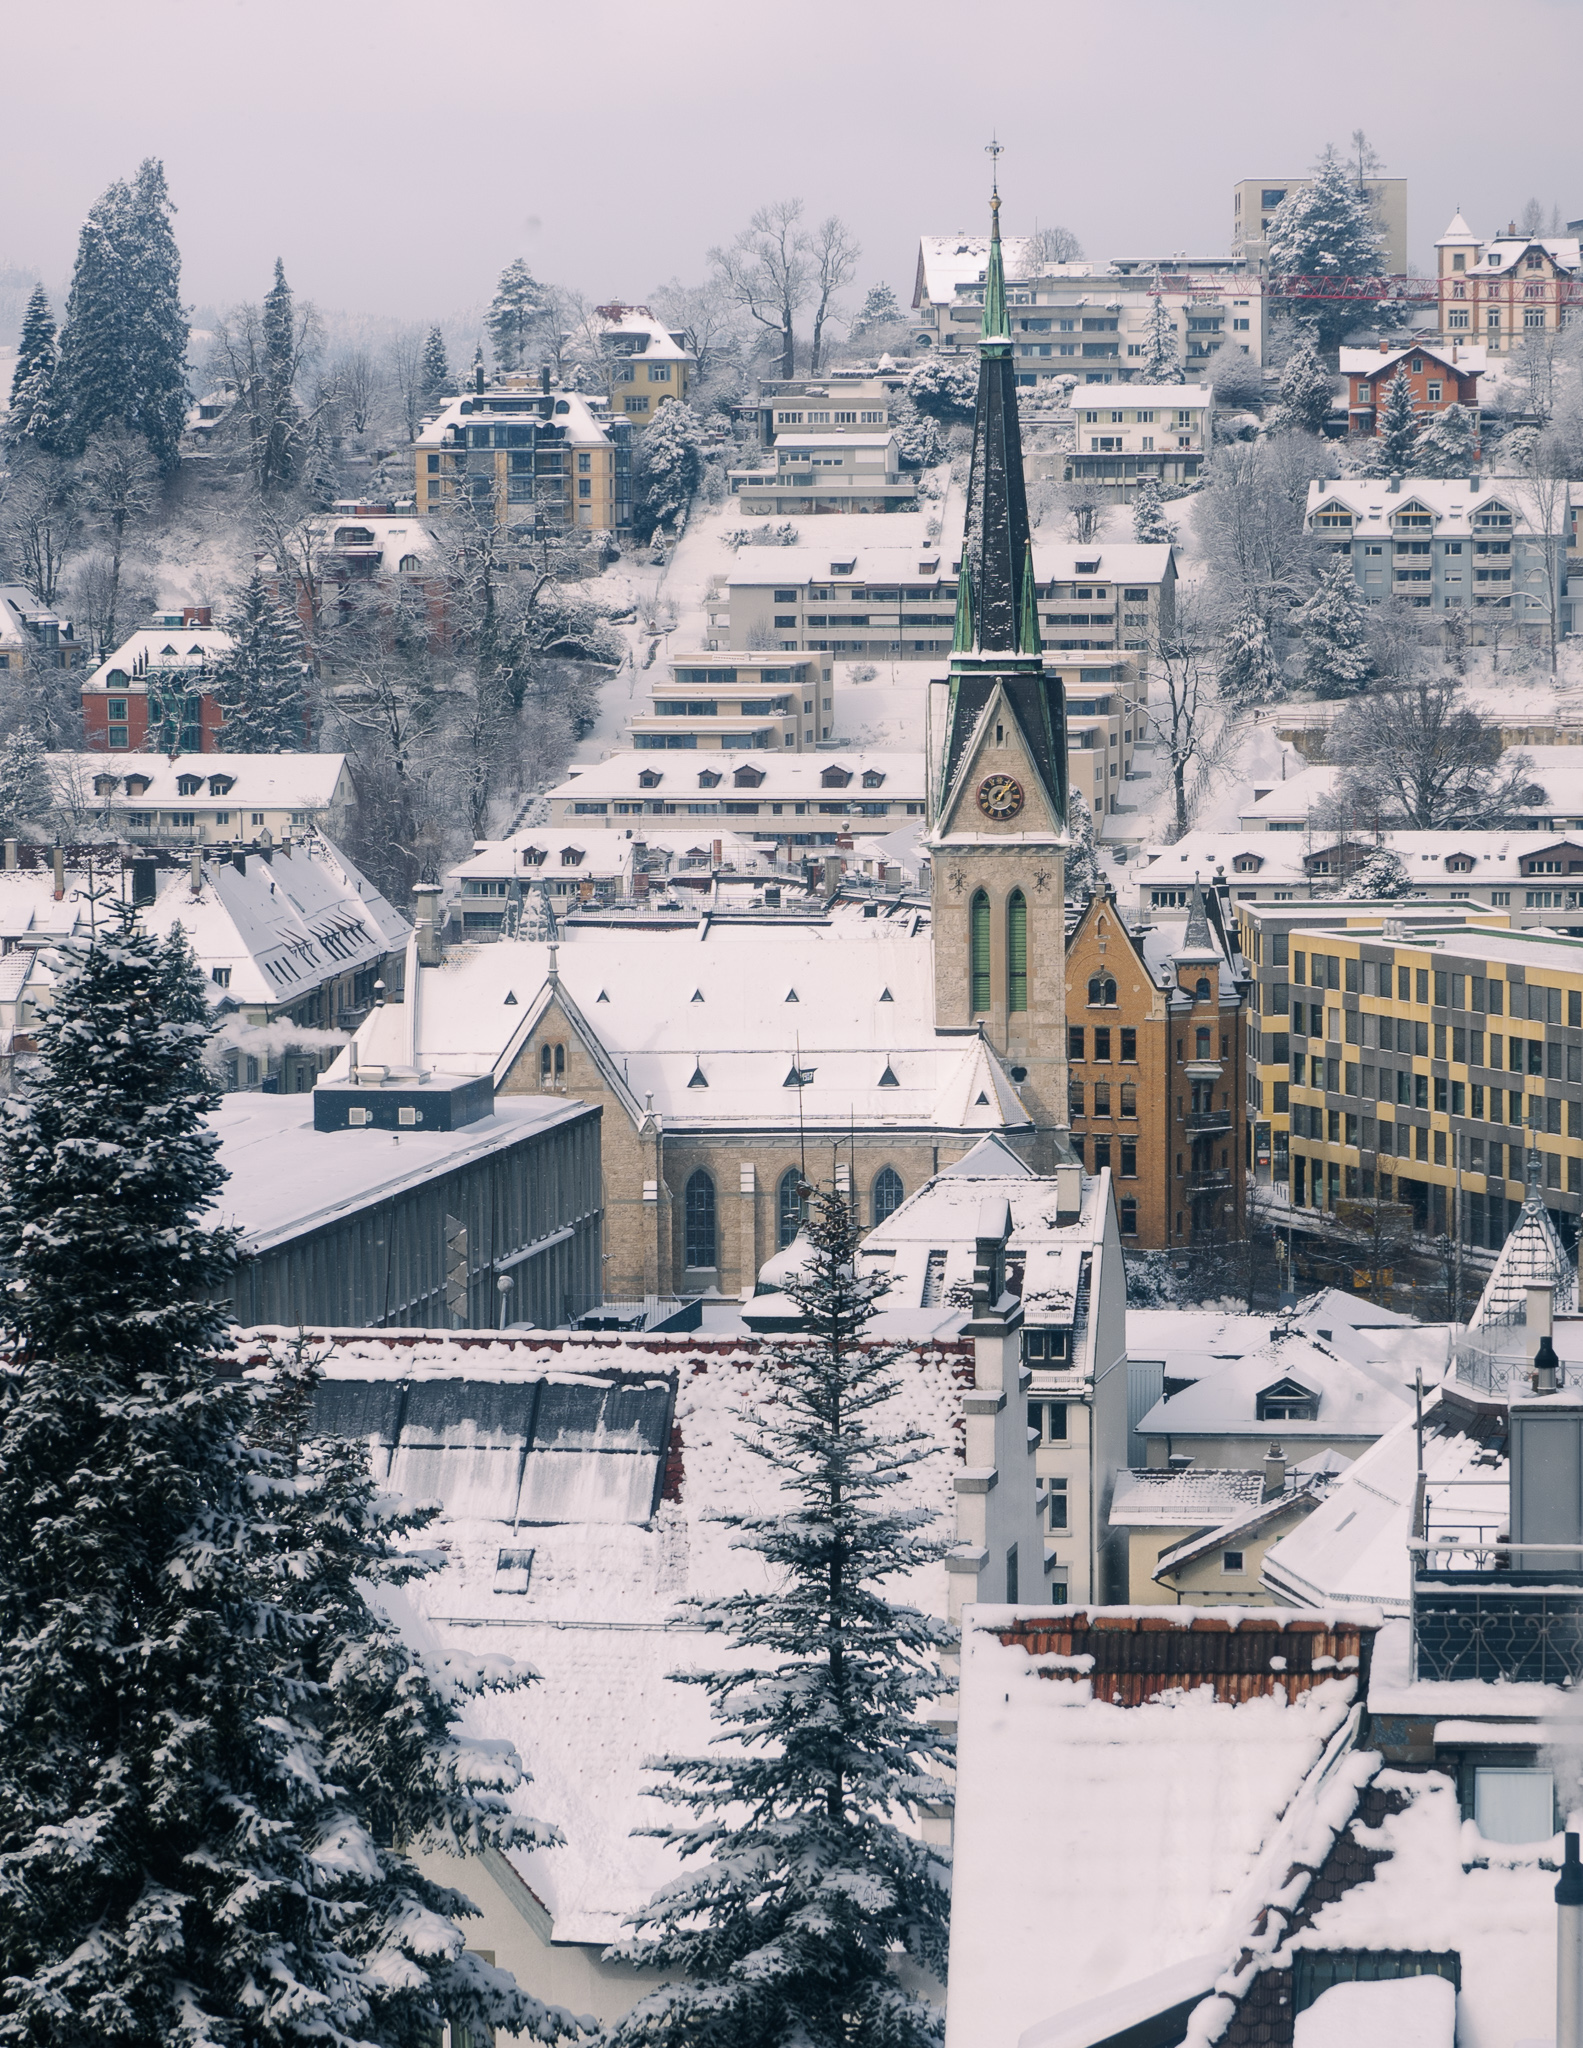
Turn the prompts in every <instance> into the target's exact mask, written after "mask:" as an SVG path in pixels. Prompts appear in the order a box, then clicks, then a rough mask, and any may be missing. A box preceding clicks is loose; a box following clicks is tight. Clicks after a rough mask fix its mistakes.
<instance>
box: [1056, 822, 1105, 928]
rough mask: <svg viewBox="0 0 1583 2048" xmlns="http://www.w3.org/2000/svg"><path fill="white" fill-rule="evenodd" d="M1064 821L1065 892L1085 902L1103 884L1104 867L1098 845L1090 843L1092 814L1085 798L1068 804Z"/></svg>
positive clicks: (1092, 840)
mask: <svg viewBox="0 0 1583 2048" xmlns="http://www.w3.org/2000/svg"><path fill="white" fill-rule="evenodd" d="M1066 822H1067V841H1068V844H1067V849H1066V878H1065V879H1066V893H1067V895H1068V896H1069V897H1074V898H1075V899H1076V900H1077V901H1078V902H1079V903H1087V902H1088V900H1089V898H1090V897H1091V896H1093V895H1094V893H1095V891H1096V890H1099V889H1102V888H1103V887H1104V885H1105V870H1104V869H1103V868H1102V867H1101V866H1100V864H1099V849H1098V848H1097V847H1096V846H1095V844H1094V814H1093V812H1092V811H1091V810H1090V809H1089V807H1088V802H1087V799H1086V798H1079V799H1078V800H1077V801H1075V802H1074V803H1073V804H1072V805H1071V808H1070V813H1069V815H1068V818H1067V821H1066Z"/></svg>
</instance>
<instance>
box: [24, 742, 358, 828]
mask: <svg viewBox="0 0 1583 2048" xmlns="http://www.w3.org/2000/svg"><path fill="white" fill-rule="evenodd" d="M48 760H49V765H50V770H51V773H52V774H54V775H57V776H65V775H73V776H77V777H79V778H82V779H85V781H86V789H87V791H88V792H92V797H93V800H95V801H97V802H99V803H101V804H103V805H104V807H105V808H106V809H107V810H112V811H114V810H121V809H132V810H150V809H152V808H153V807H154V806H156V805H159V804H172V805H179V806H180V807H181V808H182V809H183V810H212V809H213V808H214V807H215V806H216V805H217V804H218V805H220V806H221V807H222V808H224V809H226V810H229V811H232V812H238V811H246V810H249V809H252V810H260V811H307V812H310V813H312V812H316V811H323V810H327V809H329V808H330V806H331V805H333V804H345V803H348V802H350V801H351V798H352V779H351V777H350V775H349V774H348V773H347V768H346V756H345V755H344V754H175V755H172V754H136V753H126V754H123V753H119V752H117V753H115V754H51V755H49V756H48ZM134 776H135V777H137V778H139V779H140V780H141V781H143V782H144V783H146V787H145V788H143V789H140V790H137V791H132V790H129V789H128V788H127V787H126V785H127V782H128V780H129V779H130V778H132V777H134ZM192 776H196V777H198V779H199V787H198V788H197V789H196V790H195V791H192V792H190V793H189V792H185V791H183V790H182V789H181V788H180V783H181V781H182V778H183V777H192ZM103 782H114V783H115V787H114V788H113V789H107V790H96V789H95V788H94V785H95V784H96V783H103ZM219 783H223V784H225V785H228V786H227V787H223V788H222V787H217V786H215V785H216V784H219ZM242 822H243V823H244V824H245V822H246V821H245V820H243V821H242Z"/></svg>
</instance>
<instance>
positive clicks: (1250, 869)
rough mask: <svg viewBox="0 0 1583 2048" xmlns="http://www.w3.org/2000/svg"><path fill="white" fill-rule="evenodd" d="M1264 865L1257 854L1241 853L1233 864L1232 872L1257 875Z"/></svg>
mask: <svg viewBox="0 0 1583 2048" xmlns="http://www.w3.org/2000/svg"><path fill="white" fill-rule="evenodd" d="M1263 865H1264V862H1263V860H1262V859H1261V858H1260V856H1259V855H1258V854H1256V853H1239V854H1238V855H1237V857H1236V859H1235V860H1234V861H1233V862H1232V863H1231V866H1232V872H1233V873H1234V874H1239V875H1256V874H1257V873H1258V872H1259V870H1260V868H1262V867H1263Z"/></svg>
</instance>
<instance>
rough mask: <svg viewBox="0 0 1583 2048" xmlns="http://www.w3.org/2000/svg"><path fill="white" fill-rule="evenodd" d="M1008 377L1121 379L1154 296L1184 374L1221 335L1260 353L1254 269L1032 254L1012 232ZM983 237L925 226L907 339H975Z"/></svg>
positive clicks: (1138, 352) (1143, 344) (1142, 343)
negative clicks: (932, 231) (1061, 259)
mask: <svg viewBox="0 0 1583 2048" xmlns="http://www.w3.org/2000/svg"><path fill="white" fill-rule="evenodd" d="M1002 248H1003V250H1004V252H1005V264H1006V306H1007V313H1008V318H1009V322H1010V327H1011V335H1012V355H1013V360H1014V364H1015V371H1016V378H1017V382H1018V384H1019V385H1021V386H1023V387H1032V388H1037V387H1038V386H1039V385H1040V384H1045V383H1049V382H1050V381H1051V380H1052V379H1054V378H1057V377H1063V378H1065V377H1076V379H1077V380H1078V382H1079V383H1082V384H1125V383H1130V382H1133V381H1134V380H1136V379H1138V378H1140V377H1141V375H1142V371H1143V363H1144V359H1145V357H1146V356H1147V354H1148V334H1149V329H1150V326H1151V324H1152V321H1153V315H1154V306H1155V302H1156V300H1159V301H1160V302H1161V303H1162V304H1163V305H1164V306H1165V309H1166V311H1167V312H1168V313H1169V315H1170V317H1171V325H1172V329H1173V331H1174V333H1175V335H1176V337H1177V344H1178V347H1179V349H1180V351H1181V357H1182V361H1183V363H1184V365H1185V366H1186V368H1187V370H1188V372H1189V374H1191V373H1192V372H1193V370H1194V369H1195V368H1196V367H1197V366H1199V365H1201V364H1203V363H1205V362H1207V360H1208V359H1209V357H1210V356H1212V355H1213V354H1214V353H1215V351H1216V350H1217V349H1218V348H1221V347H1223V346H1226V347H1231V348H1236V349H1240V350H1241V351H1242V352H1243V353H1244V354H1245V355H1250V356H1252V358H1253V360H1254V361H1255V362H1256V363H1262V361H1263V360H1264V321H1265V299H1264V286H1263V282H1262V280H1261V279H1260V278H1259V277H1258V276H1256V275H1253V274H1250V273H1249V272H1248V271H1246V270H1245V269H1243V268H1242V267H1241V266H1240V265H1237V264H1234V263H1228V262H1227V261H1226V259H1225V258H1224V257H1219V258H1206V259H1204V260H1202V261H1200V260H1193V261H1191V262H1190V261H1189V260H1188V259H1187V258H1185V257H1171V258H1166V259H1161V260H1160V261H1159V262H1158V263H1155V262H1152V261H1144V260H1142V259H1136V260H1134V259H1129V260H1127V261H1121V260H1119V259H1118V260H1117V261H1116V262H1114V263H1111V264H1099V263H1086V262H1079V263H1060V264H1046V263H1041V262H1040V261H1039V260H1038V258H1037V255H1036V252H1035V250H1034V249H1033V246H1032V245H1031V243H1030V242H1029V241H1028V240H1026V239H1023V238H1019V237H1017V236H1015V235H1013V236H1010V237H1008V238H1007V239H1006V240H1005V241H1004V243H1003V244H1002ZM988 261H989V242H988V240H987V238H986V237H984V236H982V235H925V236H923V237H922V238H921V240H920V242H919V246H918V266H917V272H916V277H915V281H914V285H913V302H912V311H913V318H914V323H915V331H914V337H913V338H914V343H915V345H916V346H918V347H921V348H929V347H936V348H940V347H946V348H949V347H954V346H962V345H966V344H968V343H971V342H975V341H976V340H977V339H978V329H979V324H980V322H981V320H982V317H983V306H984V274H985V270H986V268H987V266H988Z"/></svg>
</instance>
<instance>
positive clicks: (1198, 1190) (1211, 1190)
mask: <svg viewBox="0 0 1583 2048" xmlns="http://www.w3.org/2000/svg"><path fill="white" fill-rule="evenodd" d="M1233 1179H1234V1176H1233V1174H1232V1171H1231V1168H1230V1167H1229V1166H1210V1167H1205V1168H1204V1170H1203V1171H1202V1172H1201V1173H1189V1174H1188V1176H1187V1186H1188V1191H1189V1193H1191V1194H1195V1195H1213V1194H1219V1193H1222V1192H1224V1193H1227V1194H1229V1193H1230V1191H1231V1187H1232V1184H1233Z"/></svg>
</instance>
